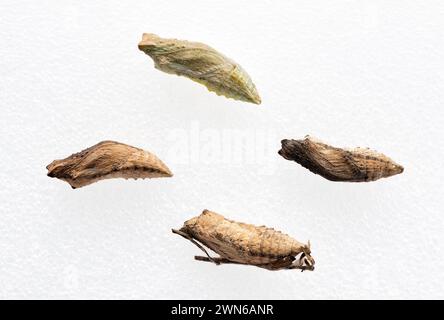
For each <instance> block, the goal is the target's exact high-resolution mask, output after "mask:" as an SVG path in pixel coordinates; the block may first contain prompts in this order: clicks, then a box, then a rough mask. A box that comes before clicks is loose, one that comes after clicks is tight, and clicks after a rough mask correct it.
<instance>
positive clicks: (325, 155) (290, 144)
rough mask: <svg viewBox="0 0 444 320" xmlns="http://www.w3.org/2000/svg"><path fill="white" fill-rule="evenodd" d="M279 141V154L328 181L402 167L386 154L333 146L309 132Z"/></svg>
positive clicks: (364, 176)
mask: <svg viewBox="0 0 444 320" xmlns="http://www.w3.org/2000/svg"><path fill="white" fill-rule="evenodd" d="M281 143H282V149H281V150H279V154H280V155H281V156H282V157H284V158H285V159H287V160H293V161H296V162H297V163H299V164H300V165H301V166H303V167H305V168H307V169H308V170H310V171H311V172H313V173H316V174H319V175H320V176H322V177H324V178H325V179H328V180H331V181H348V182H364V181H375V180H378V179H380V178H385V177H390V176H393V175H396V174H399V173H402V172H403V171H404V168H403V167H402V166H401V165H399V164H397V163H396V162H394V161H393V160H392V159H390V158H389V157H387V156H385V155H383V154H382V153H378V152H376V151H372V150H370V149H364V148H355V149H341V148H335V147H332V146H330V145H328V144H325V143H323V142H321V141H319V140H317V139H315V138H312V137H310V136H306V137H305V139H303V140H282V142H281Z"/></svg>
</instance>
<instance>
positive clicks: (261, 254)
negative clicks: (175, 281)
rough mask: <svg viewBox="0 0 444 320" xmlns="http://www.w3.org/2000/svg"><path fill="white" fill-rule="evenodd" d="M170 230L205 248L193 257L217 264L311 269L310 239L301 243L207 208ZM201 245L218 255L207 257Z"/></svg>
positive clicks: (276, 232)
mask: <svg viewBox="0 0 444 320" xmlns="http://www.w3.org/2000/svg"><path fill="white" fill-rule="evenodd" d="M172 231H173V233H176V234H179V235H181V236H182V237H184V238H186V239H188V240H190V241H191V242H193V243H194V244H195V245H196V246H198V247H199V248H200V249H201V250H202V251H204V252H205V254H206V257H201V256H196V257H195V259H196V260H199V261H208V262H213V263H215V264H217V265H218V264H223V263H234V264H243V265H253V266H257V267H260V268H265V269H268V270H281V269H300V270H302V271H303V270H314V263H315V262H314V259H313V258H312V257H311V255H310V254H311V250H310V242H308V244H302V243H300V242H299V241H297V240H295V239H293V238H291V237H290V236H288V235H286V234H283V233H281V232H280V231H276V230H274V229H272V228H267V227H265V226H260V227H257V226H254V225H251V224H246V223H241V222H235V221H231V220H228V219H226V218H224V217H223V216H221V215H220V214H217V213H215V212H211V211H209V210H204V211H203V212H202V214H201V215H199V216H197V217H195V218H192V219H190V220H188V221H186V222H185V223H184V225H183V227H182V228H180V229H179V230H175V229H173V230H172ZM203 246H206V247H208V248H210V249H211V250H213V251H214V252H216V253H217V254H219V257H211V256H210V255H209V254H208V252H207V251H206V249H205V248H204V247H203Z"/></svg>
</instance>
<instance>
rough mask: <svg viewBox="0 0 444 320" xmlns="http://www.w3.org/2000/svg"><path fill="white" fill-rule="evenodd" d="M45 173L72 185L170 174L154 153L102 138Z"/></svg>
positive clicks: (159, 176) (55, 164) (49, 166)
mask: <svg viewBox="0 0 444 320" xmlns="http://www.w3.org/2000/svg"><path fill="white" fill-rule="evenodd" d="M46 168H47V169H48V176H49V177H54V178H58V179H61V180H64V181H66V182H68V183H69V184H70V185H71V187H72V188H73V189H75V188H80V187H83V186H86V185H88V184H91V183H94V182H96V181H99V180H103V179H111V178H125V179H128V178H134V179H137V178H142V179H144V178H161V177H171V176H172V175H173V174H172V173H171V171H170V169H168V167H167V166H166V165H165V164H164V163H163V162H162V161H160V159H159V158H157V157H156V156H155V155H154V154H152V153H150V152H148V151H145V150H142V149H139V148H135V147H132V146H129V145H126V144H123V143H119V142H115V141H102V142H100V143H98V144H96V145H94V146H92V147H90V148H88V149H85V150H83V151H81V152H79V153H75V154H73V155H71V156H69V157H68V158H66V159H63V160H55V161H53V162H52V163H51V164H49V165H48V166H47V167H46Z"/></svg>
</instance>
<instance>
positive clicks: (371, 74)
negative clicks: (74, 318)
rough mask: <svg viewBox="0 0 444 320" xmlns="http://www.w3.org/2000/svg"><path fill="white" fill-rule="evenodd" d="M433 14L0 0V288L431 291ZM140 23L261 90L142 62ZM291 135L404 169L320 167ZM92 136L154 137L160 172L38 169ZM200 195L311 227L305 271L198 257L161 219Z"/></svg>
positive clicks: (248, 214) (438, 279) (7, 292)
mask: <svg viewBox="0 0 444 320" xmlns="http://www.w3.org/2000/svg"><path fill="white" fill-rule="evenodd" d="M443 14H444V2H442V1H424V2H421V1H312V0H311V1H278V2H277V1H251V2H250V1H249V2H247V1H231V0H225V1H219V2H213V1H195V0H194V1H111V0H106V1H93V2H91V1H81V2H79V1H55V0H54V1H27V2H25V1H17V0H14V1H10V0H2V1H1V2H0V40H1V46H0V70H1V73H0V103H1V116H0V143H1V164H2V169H1V170H0V186H1V188H0V204H1V212H0V297H1V298H187V299H201V298H235V299H236V298H252V299H255V298H276V299H279V298H290V299H294V298H296V299H298V298H358V299H359V298H444V289H443V286H442V284H443V283H444V259H443V256H444V214H443V209H442V208H443V205H444V202H443V198H444V197H443V179H444V175H443V158H444V154H443V135H444V131H443V125H444V111H443V110H444V108H443V103H444V79H443V74H444V59H443V52H444V20H443V19H442V15H443ZM143 32H154V33H157V34H159V35H160V36H164V37H176V38H181V39H189V40H196V41H201V42H204V43H207V44H209V45H211V46H213V47H214V48H216V49H218V50H220V51H221V52H222V53H224V54H226V55H227V56H229V57H232V58H233V59H234V60H236V61H237V62H239V63H240V64H241V65H242V66H243V67H244V68H245V70H247V72H248V73H249V74H250V75H251V77H252V79H253V80H254V82H255V84H256V86H257V87H258V90H259V92H260V94H261V97H262V101H263V103H262V105H261V106H259V107H257V106H255V105H252V104H247V103H242V102H237V101H234V100H227V99H225V98H223V97H218V96H216V95H215V94H213V93H210V92H207V91H206V89H205V88H204V87H203V86H201V85H199V84H196V83H193V82H191V81H190V80H188V79H185V78H179V77H176V76H172V75H167V74H164V73H161V72H160V71H157V70H155V69H154V68H153V63H152V61H151V60H150V58H149V57H148V56H146V55H144V54H143V53H142V52H140V51H139V50H138V49H137V43H138V42H139V40H140V38H141V35H142V33H143ZM305 134H311V135H313V136H317V137H319V138H322V139H323V140H325V141H327V142H328V143H331V144H334V145H338V146H346V147H354V146H363V147H366V146H369V147H372V148H374V149H376V150H378V151H381V152H384V153H385V154H387V155H388V156H390V157H392V158H393V159H394V160H395V161H398V162H399V163H401V164H403V165H404V166H405V172H404V173H403V174H402V175H399V176H395V177H392V178H389V179H384V180H380V181H377V182H373V183H366V184H365V183H363V184H350V183H349V184H346V183H333V182H330V181H327V180H324V179H322V178H321V177H319V176H316V175H313V174H312V173H310V172H308V171H307V170H305V169H303V168H302V167H300V166H298V165H297V164H295V163H292V162H289V161H286V160H284V159H282V158H281V157H280V156H279V155H278V154H277V151H278V149H279V148H280V140H281V139H283V138H301V137H303V136H304V135H305ZM230 136H231V138H232V139H230ZM104 139H113V140H117V141H121V142H124V143H128V144H131V145H134V146H138V147H142V148H146V149H148V150H150V151H152V152H154V153H155V154H157V155H158V156H159V157H160V158H161V159H162V160H164V161H165V162H166V163H167V164H168V166H169V167H170V168H171V170H172V171H173V172H174V173H175V176H174V178H171V179H157V180H144V181H142V180H138V181H134V180H133V181H125V180H109V181H102V182H99V183H97V184H94V185H91V186H88V187H85V188H82V189H78V190H72V189H71V188H70V187H69V186H68V185H67V184H66V183H64V182H61V181H59V180H55V179H51V178H48V177H46V169H45V166H46V165H47V164H48V163H50V162H51V161H52V160H53V159H56V158H63V157H65V156H68V155H69V154H71V153H72V152H77V151H80V150H81V149H82V148H86V147H89V146H91V145H93V144H95V143H97V142H98V141H100V140H104ZM235 139H238V141H240V142H239V143H235V142H234V140H235ZM230 149H231V152H230ZM204 208H208V209H211V210H214V211H216V212H219V213H222V214H224V215H226V216H227V217H229V218H232V219H236V220H240V221H245V222H249V223H255V224H266V225H269V226H274V227H276V228H277V229H280V230H283V231H285V232H287V233H289V234H290V235H292V236H294V237H295V238H297V239H298V240H300V241H306V240H308V239H310V240H311V242H312V250H313V256H314V257H315V258H316V262H317V265H316V267H317V268H316V270H315V271H314V272H312V273H310V272H304V273H302V274H301V273H299V272H295V271H289V272H286V271H282V272H270V271H266V270H261V269H258V268H254V267H242V266H228V265H227V266H219V267H216V266H214V265H212V264H209V263H203V262H197V261H194V260H193V255H194V254H200V252H199V250H198V249H197V248H196V247H194V246H193V245H192V244H191V243H189V242H187V241H185V240H184V239H182V238H181V237H179V236H177V235H173V234H171V232H170V228H172V227H179V226H181V225H182V222H183V221H184V220H186V219H188V218H190V217H192V216H195V215H198V214H199V213H200V212H201V211H202V209H204Z"/></svg>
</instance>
